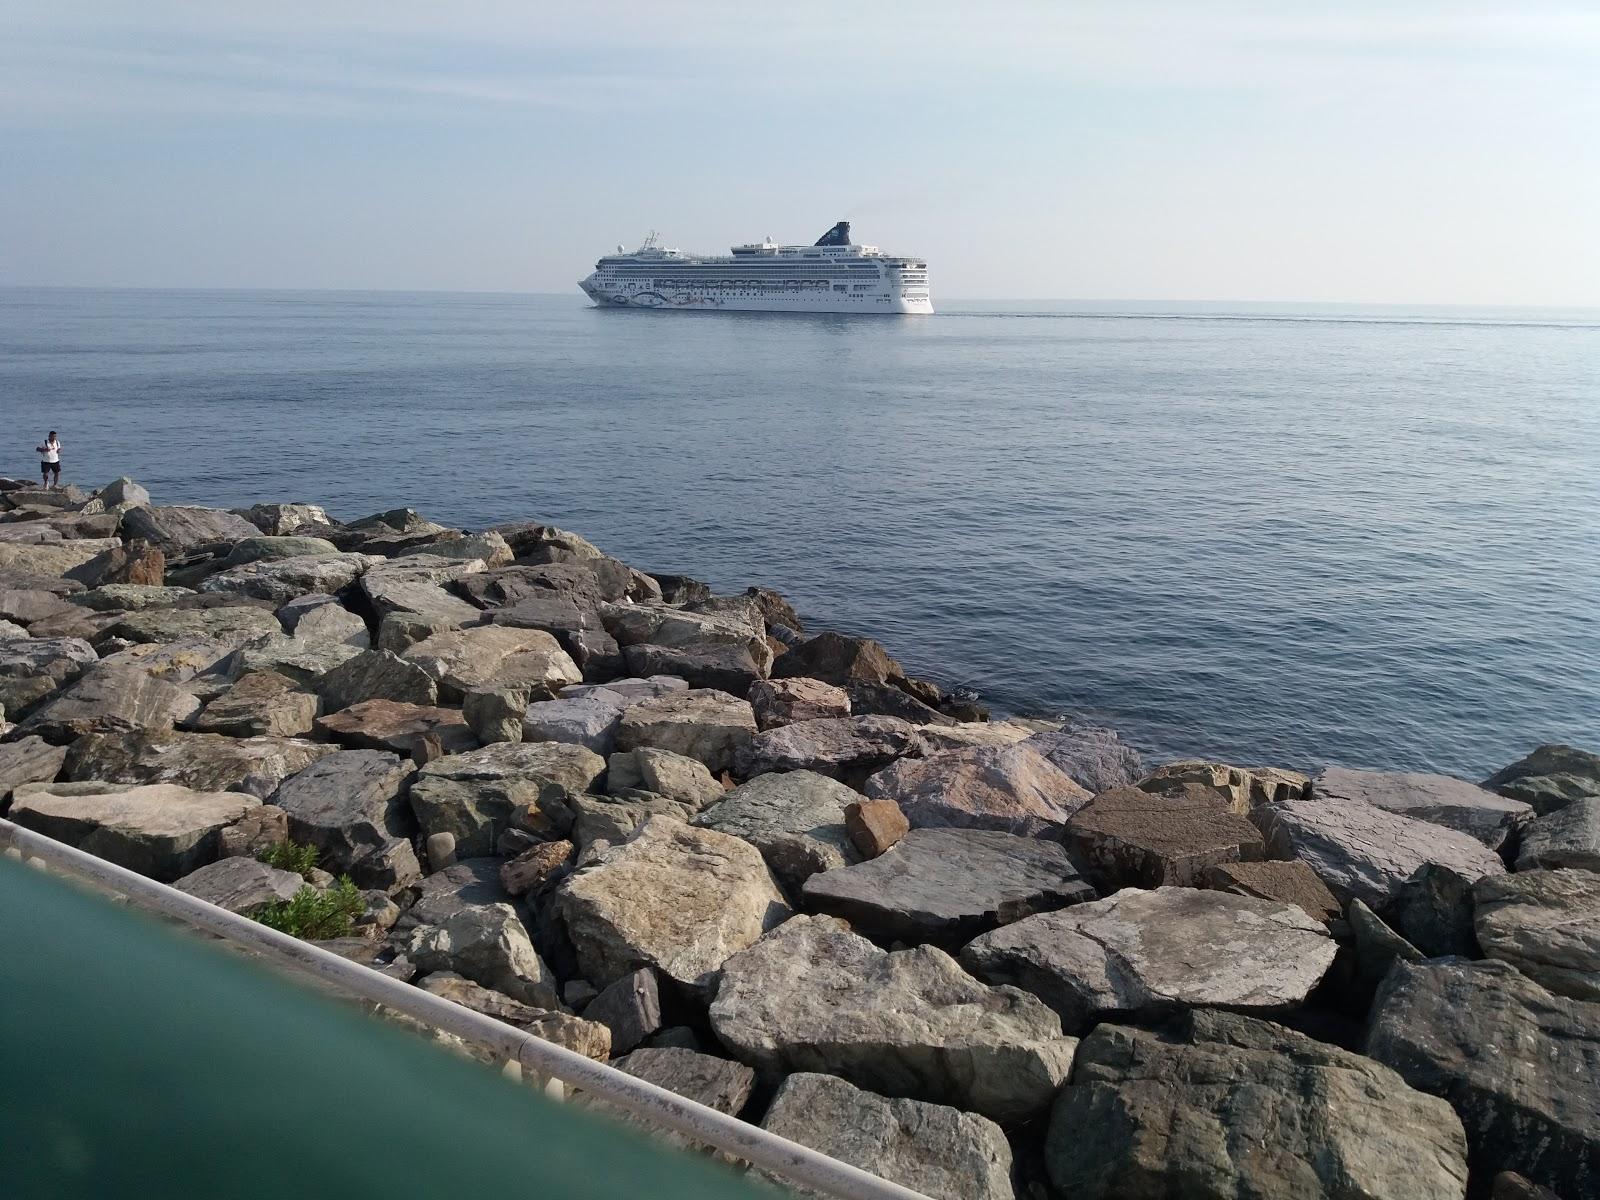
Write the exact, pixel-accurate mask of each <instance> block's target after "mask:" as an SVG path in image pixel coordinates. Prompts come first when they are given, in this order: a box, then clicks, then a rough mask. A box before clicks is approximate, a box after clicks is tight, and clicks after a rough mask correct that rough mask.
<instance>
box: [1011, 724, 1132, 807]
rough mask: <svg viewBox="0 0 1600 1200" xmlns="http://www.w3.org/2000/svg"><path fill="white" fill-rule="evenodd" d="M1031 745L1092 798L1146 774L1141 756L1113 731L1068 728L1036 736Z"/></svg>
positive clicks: (1130, 783)
mask: <svg viewBox="0 0 1600 1200" xmlns="http://www.w3.org/2000/svg"><path fill="white" fill-rule="evenodd" d="M1029 745H1030V746H1031V747H1032V748H1033V749H1035V750H1037V751H1038V752H1039V753H1040V754H1043V755H1044V756H1045V757H1046V758H1048V759H1049V760H1050V761H1051V762H1052V763H1053V764H1055V766H1056V767H1057V768H1059V769H1060V770H1062V771H1064V772H1066V774H1067V776H1068V777H1069V778H1070V779H1071V780H1072V781H1073V782H1074V783H1076V784H1077V785H1078V786H1079V787H1081V788H1083V789H1084V790H1085V791H1086V792H1088V793H1090V794H1091V795H1094V794H1096V793H1099V792H1108V791H1110V790H1111V789H1112V788H1118V787H1128V786H1130V785H1132V784H1133V783H1134V782H1135V781H1136V780H1137V779H1138V778H1139V777H1140V775H1141V774H1143V769H1144V764H1143V762H1142V761H1141V760H1140V758H1139V752H1138V751H1137V750H1135V749H1134V748H1133V747H1132V746H1129V745H1128V744H1127V743H1126V742H1124V741H1123V740H1122V735H1121V734H1119V733H1117V731H1116V730H1114V729H1101V728H1097V727H1095V726H1092V725H1077V726H1069V727H1068V728H1066V729H1057V730H1052V731H1050V732H1048V733H1038V734H1035V735H1034V736H1033V737H1032V738H1031V739H1029Z"/></svg>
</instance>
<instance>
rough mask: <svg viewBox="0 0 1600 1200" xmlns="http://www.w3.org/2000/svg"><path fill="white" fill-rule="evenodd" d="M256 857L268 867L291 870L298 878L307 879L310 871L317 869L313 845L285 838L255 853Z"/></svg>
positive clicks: (315, 850)
mask: <svg viewBox="0 0 1600 1200" xmlns="http://www.w3.org/2000/svg"><path fill="white" fill-rule="evenodd" d="M256 858H257V859H258V860H259V861H261V862H264V863H266V864H267V866H269V867H276V868H277V869H278V870H280V871H293V872H294V873H295V874H296V875H298V876H300V878H302V879H309V878H310V877H311V872H313V871H315V870H316V869H317V858H318V854H317V848H316V847H315V846H308V845H306V844H305V843H304V842H296V841H293V840H291V839H288V838H285V839H284V840H283V841H281V842H274V843H273V844H272V845H270V846H268V847H267V848H266V849H265V850H263V851H261V852H260V853H259V854H257V855H256Z"/></svg>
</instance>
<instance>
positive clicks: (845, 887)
mask: <svg viewBox="0 0 1600 1200" xmlns="http://www.w3.org/2000/svg"><path fill="white" fill-rule="evenodd" d="M763 778H767V777H766V776H763ZM779 778H785V779H787V778H792V776H780V777H779ZM746 786H749V785H748V784H747V785H746ZM1094 898H1095V893H1094V889H1093V888H1091V887H1090V886H1089V885H1088V883H1086V882H1085V881H1084V880H1083V879H1082V878H1080V877H1079V875H1078V872H1077V869H1076V868H1075V867H1074V866H1073V863H1072V860H1071V859H1070V858H1069V857H1068V856H1067V851H1066V849H1065V847H1063V846H1061V845H1060V844H1059V843H1056V842H1047V841H1043V840H1041V839H1039V838H1025V837H1018V836H1016V835H1015V834H1010V833H1000V832H998V831H995V830H981V829H913V830H912V831H911V832H910V833H908V834H906V836H905V837H904V838H902V839H901V840H900V842H899V844H897V845H896V846H894V847H893V848H892V849H890V850H888V851H887V852H885V853H884V854H881V855H879V856H878V857H877V858H874V859H872V860H870V861H868V862H864V863H861V864H860V865H858V866H851V867H844V868H840V869H836V870H829V871H826V872H824V873H823V874H820V875H812V876H811V877H810V878H809V879H808V880H807V881H806V884H805V906H806V908H808V909H810V910H813V911H816V912H823V913H829V914H831V915H833V916H836V917H844V918H845V919H846V920H848V921H849V922H850V924H851V927H852V928H854V929H855V930H856V932H858V933H862V934H865V935H867V936H868V937H871V938H873V939H874V940H877V941H880V942H894V941H902V942H908V943H913V944H918V943H923V942H934V943H937V944H940V945H943V946H946V947H955V946H960V945H961V944H962V943H964V942H967V941H969V940H971V939H972V938H974V937H976V936H977V935H978V934H980V933H983V932H985V931H986V930H990V929H993V928H995V927H996V926H998V925H1004V924H1007V923H1009V922H1011V921H1017V920H1020V919H1022V918H1023V917H1026V916H1030V915H1032V914H1034V913H1040V912H1048V911H1051V910H1053V909H1057V908H1063V907H1065V906H1067V905H1069V904H1077V903H1081V902H1083V901H1087V900H1093V899H1094Z"/></svg>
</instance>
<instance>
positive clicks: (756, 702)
mask: <svg viewBox="0 0 1600 1200" xmlns="http://www.w3.org/2000/svg"><path fill="white" fill-rule="evenodd" d="M747 699H749V701H750V707H751V708H753V709H755V714H756V727H757V728H758V729H762V730H767V729H777V728H778V727H779V726H780V725H793V724H794V723H795V722H796V721H825V720H829V719H831V718H836V717H848V716H849V715H850V696H849V694H848V693H847V692H846V691H845V690H844V689H843V688H838V687H834V686H833V684H831V683H824V682H823V681H822V680H820V679H805V678H795V679H763V680H760V681H759V682H756V683H754V684H752V685H751V687H750V693H749V696H748V697H747Z"/></svg>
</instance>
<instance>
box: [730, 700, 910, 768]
mask: <svg viewBox="0 0 1600 1200" xmlns="http://www.w3.org/2000/svg"><path fill="white" fill-rule="evenodd" d="M753 721H754V716H753V714H752V722H753ZM924 749H925V743H924V742H923V740H922V736H921V735H920V734H919V733H918V731H917V727H916V726H915V725H912V724H911V723H910V722H908V721H903V720H901V719H900V718H898V717H876V716H866V717H831V718H826V719H823V720H819V721H796V722H795V723H794V724H793V725H783V726H780V727H778V728H777V729H769V730H767V731H766V732H765V733H760V734H756V735H755V736H754V737H752V738H750V739H749V741H748V743H747V744H746V745H745V746H744V747H743V749H742V750H741V751H740V753H739V754H738V756H737V760H736V762H735V764H734V767H735V770H736V772H737V773H738V774H739V775H740V776H741V777H743V778H745V779H748V778H750V777H751V776H754V775H761V774H765V773H766V772H768V771H815V772H816V773H817V774H819V775H827V776H829V777H830V778H833V779H838V780H840V781H841V782H843V783H847V784H850V785H851V786H856V785H859V784H862V783H864V782H865V781H866V779H867V778H868V777H869V776H870V775H872V774H873V773H874V772H876V771H880V770H882V769H883V768H884V767H887V766H888V765H889V764H890V763H892V762H894V761H895V760H896V759H898V758H901V757H903V756H905V755H914V754H921V753H923V751H924Z"/></svg>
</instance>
